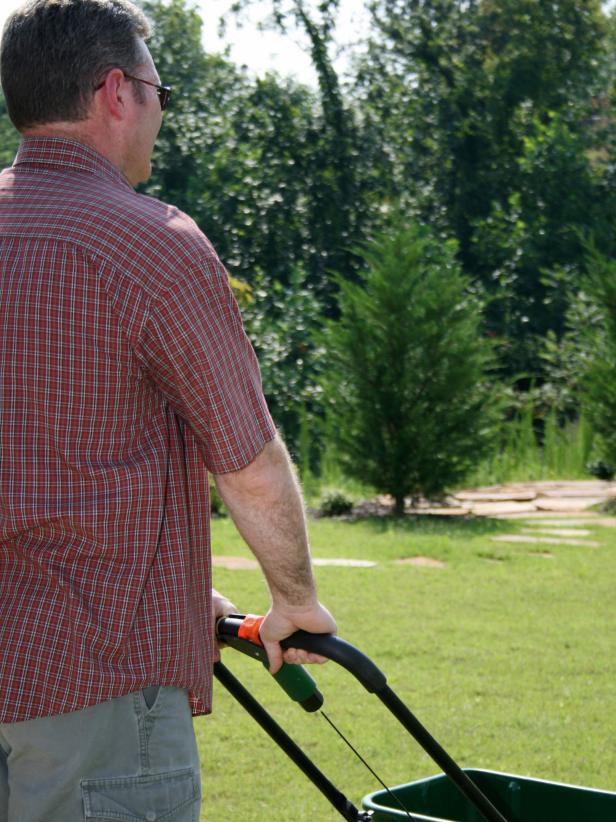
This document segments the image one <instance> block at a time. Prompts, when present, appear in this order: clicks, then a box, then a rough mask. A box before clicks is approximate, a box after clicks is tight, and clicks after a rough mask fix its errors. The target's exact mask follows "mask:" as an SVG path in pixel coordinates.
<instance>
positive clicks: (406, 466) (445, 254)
mask: <svg viewBox="0 0 616 822" xmlns="http://www.w3.org/2000/svg"><path fill="white" fill-rule="evenodd" d="M455 250H456V249H455V245H454V244H452V243H451V242H446V241H443V240H442V239H441V238H436V237H434V236H433V235H431V234H430V233H429V232H428V230H427V229H425V228H424V227H421V226H410V227H405V226H400V227H399V228H396V229H395V230H394V231H393V233H392V234H391V236H387V235H381V236H380V237H378V238H377V239H375V240H374V242H373V243H372V244H371V245H370V246H367V247H365V248H363V249H362V250H360V253H361V254H362V256H363V258H364V260H365V262H366V263H367V271H366V272H365V274H364V276H363V282H360V283H359V284H356V283H349V282H345V281H344V280H342V279H341V278H338V284H339V287H340V297H339V307H340V312H341V316H340V319H339V320H338V321H337V322H334V321H330V322H329V323H328V325H327V330H326V345H327V350H328V355H329V368H328V374H327V382H326V385H327V391H328V395H327V398H328V401H329V403H330V405H331V406H332V408H333V411H334V416H335V419H336V426H335V432H336V436H337V439H338V444H339V448H340V450H341V453H342V456H343V458H344V460H345V465H346V468H347V470H348V471H349V473H350V474H351V476H354V477H356V478H359V479H361V480H362V481H364V482H368V483H370V484H371V485H373V486H374V487H375V488H376V489H377V490H379V491H384V492H386V493H389V494H391V495H392V496H393V497H394V499H395V501H396V508H395V510H396V512H397V513H401V512H402V511H403V510H404V499H405V497H406V496H409V495H410V496H413V497H418V496H419V495H425V496H435V495H438V494H441V493H442V492H443V491H444V489H445V488H446V487H447V486H449V485H452V484H454V483H456V482H459V481H460V480H461V479H463V478H464V476H465V475H466V474H467V473H468V471H469V470H470V469H471V468H472V467H473V466H474V465H475V464H476V463H477V462H478V461H479V460H480V459H481V458H482V457H483V456H484V455H485V453H486V451H487V449H488V448H489V447H490V444H491V433H492V430H493V424H494V421H495V412H496V403H495V402H494V401H493V400H494V391H493V389H492V388H490V386H489V383H488V379H487V372H488V369H489V368H490V366H491V364H492V349H491V345H490V343H489V341H488V340H487V339H486V338H485V337H482V335H481V332H480V327H481V305H480V302H479V300H478V298H477V297H476V296H475V295H473V293H472V292H471V289H470V283H469V281H468V279H467V278H465V277H464V275H463V274H462V273H461V270H460V267H459V265H458V263H457V262H456V259H455Z"/></svg>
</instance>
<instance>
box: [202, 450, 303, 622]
mask: <svg viewBox="0 0 616 822" xmlns="http://www.w3.org/2000/svg"><path fill="white" fill-rule="evenodd" d="M215 480H216V485H217V487H218V490H219V492H220V495H221V496H222V498H223V500H224V502H225V505H226V506H227V508H228V509H229V513H230V514H231V517H232V518H233V521H234V522H235V525H236V527H237V529H238V530H239V532H240V533H241V535H242V537H243V538H244V539H245V541H246V542H247V544H248V545H249V546H250V548H251V550H252V551H253V553H254V554H255V556H256V557H257V559H258V560H259V563H260V565H261V567H262V568H263V573H264V574H265V577H266V579H267V582H268V585H269V588H270V593H271V596H272V601H273V602H274V603H275V604H280V605H283V606H286V607H292V608H294V609H295V608H299V609H301V608H304V607H305V608H310V607H311V606H312V605H313V604H314V602H315V600H316V592H315V585H314V579H313V575H312V568H311V564H310V551H309V547H308V533H307V528H306V517H305V512H304V505H303V500H302V495H301V491H300V488H299V485H298V482H297V479H296V477H295V472H294V470H293V466H292V464H291V461H290V459H289V456H288V453H287V450H286V448H285V446H284V444H283V443H282V441H281V440H280V439H279V438H276V439H275V440H273V441H272V442H270V443H268V444H267V445H266V446H265V448H264V449H263V451H262V452H261V453H260V454H259V455H258V456H257V457H256V458H255V460H254V461H253V462H252V463H250V465H248V466H247V467H246V468H243V469H242V470H240V471H235V472H232V473H229V474H219V475H217V476H216V477H215Z"/></svg>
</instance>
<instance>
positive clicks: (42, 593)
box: [0, 0, 335, 822]
mask: <svg viewBox="0 0 616 822" xmlns="http://www.w3.org/2000/svg"><path fill="white" fill-rule="evenodd" d="M148 33H149V28H148V23H147V21H146V19H145V18H144V17H143V15H142V14H141V12H140V11H139V10H138V9H137V8H136V7H134V6H133V5H132V4H131V3H130V2H128V0H32V2H30V3H28V4H26V5H25V6H24V7H22V9H21V10H19V11H18V12H16V13H15V14H14V15H13V16H12V18H10V19H9V21H8V22H7V24H6V26H5V30H4V34H3V39H2V53H1V64H0V68H1V78H2V85H3V89H4V93H5V97H6V101H7V107H8V110H9V114H10V116H11V118H12V120H13V123H14V124H15V126H16V127H17V128H18V129H19V131H20V132H21V133H22V135H23V138H24V139H23V141H22V143H21V146H20V149H19V152H18V154H17V157H16V160H15V163H14V165H13V166H12V168H10V169H7V170H5V171H4V172H2V174H1V175H0V414H1V420H0V423H1V424H0V446H1V451H0V455H1V456H0V458H1V468H0V820H2V821H3V822H4V820H9V822H73V820H75V822H76V820H81V819H84V818H86V819H89V820H98V819H109V818H118V819H120V818H122V819H132V818H134V819H148V820H155V819H159V818H161V819H162V818H165V819H167V818H168V819H173V820H174V822H180V821H181V822H183V821H184V820H193V821H194V820H197V819H198V817H199V801H200V800H199V797H200V788H199V763H198V758H197V752H196V745H195V739H194V734H193V731H192V715H197V714H202V713H206V712H208V711H209V710H210V704H211V668H212V661H213V658H214V657H215V653H216V652H215V650H213V645H214V642H213V631H212V625H213V621H214V618H215V617H216V616H219V615H221V614H224V613H228V612H229V611H230V610H231V609H232V607H233V606H232V605H231V603H229V602H228V601H227V600H226V599H225V598H224V597H221V596H220V595H217V594H216V593H215V592H212V591H211V579H210V561H209V560H210V557H209V550H210V549H209V503H208V486H207V470H206V466H207V468H208V469H209V470H210V471H211V472H212V473H213V474H214V475H215V479H216V483H217V486H218V488H219V490H220V493H221V495H222V497H223V499H224V501H225V503H226V505H227V506H228V508H229V511H230V512H231V516H232V517H233V519H234V521H235V523H236V525H237V526H238V528H239V530H240V532H241V534H242V535H243V537H244V538H245V540H246V541H247V543H248V544H249V545H250V547H251V549H252V550H253V552H254V553H255V555H256V556H257V558H258V559H259V561H260V564H261V566H262V568H263V572H264V574H265V577H266V580H267V583H268V586H269V590H270V593H271V601H272V604H271V608H270V610H269V612H268V614H267V616H266V618H265V621H264V622H263V626H262V639H263V641H264V644H265V647H266V649H267V652H268V655H269V659H270V667H271V670H272V671H274V672H275V671H276V670H277V669H278V668H279V666H280V665H281V664H282V659H283V656H284V658H285V659H286V661H288V662H310V661H321V660H320V659H319V658H318V657H313V656H311V655H309V654H306V653H305V652H303V651H299V650H289V651H286V652H285V653H284V655H283V654H282V651H281V648H280V645H279V644H278V643H279V641H280V640H281V639H282V638H284V637H285V636H288V635H289V634H290V633H292V632H293V631H295V630H297V629H299V628H303V629H305V630H308V631H315V632H330V631H334V630H335V623H334V621H333V619H332V617H331V616H330V614H329V613H328V612H327V610H326V609H325V608H323V606H321V605H320V603H319V602H318V599H317V596H316V591H315V586H314V581H313V577H312V571H311V564H310V556H309V550H308V544H307V536H306V527H305V518H304V511H303V506H302V501H301V497H300V493H299V491H298V487H297V484H296V481H295V477H294V473H293V470H292V467H291V465H290V462H289V458H288V456H287V452H286V450H285V448H284V446H283V444H282V443H281V441H280V439H279V438H278V436H277V434H276V430H275V428H274V425H273V423H272V421H271V419H270V416H269V413H268V410H267V407H266V404H265V401H264V398H263V395H262V392H261V386H260V377H259V371H258V366H257V364H256V361H255V357H254V353H253V351H252V349H251V347H250V344H249V343H248V341H247V339H246V337H245V335H244V332H243V328H242V324H241V320H240V318H239V314H238V310H237V306H236V304H235V301H234V299H233V297H232V294H231V292H230V290H229V286H228V282H227V276H226V273H225V271H224V269H223V267H222V265H221V264H220V262H219V260H218V259H217V257H216V254H215V252H214V250H213V249H212V247H211V245H210V244H209V242H208V241H207V239H206V238H205V237H204V236H203V234H201V232H200V231H199V230H198V229H197V227H196V226H195V224H194V223H193V222H192V220H190V218H188V217H187V216H186V215H184V214H182V213H180V212H179V211H178V210H177V209H175V208H172V207H169V206H166V205H164V204H163V203H161V202H159V201H157V200H153V199H151V198H147V197H143V196H141V195H137V194H136V193H135V192H134V190H133V188H132V187H133V186H135V185H136V184H137V183H139V182H141V181H143V180H146V179H147V178H148V176H149V174H150V156H151V153H152V148H153V145H154V141H155V139H156V135H157V134H158V131H159V128H160V125H161V122H162V109H163V108H164V106H165V105H166V103H167V102H168V97H169V90H168V89H166V88H165V87H162V86H161V85H160V82H161V81H160V78H159V76H158V73H157V71H156V67H155V66H154V63H153V61H152V58H151V56H150V54H149V52H148V49H147V47H146V45H145V38H146V37H147V36H148Z"/></svg>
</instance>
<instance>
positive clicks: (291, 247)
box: [144, 0, 367, 311]
mask: <svg viewBox="0 0 616 822" xmlns="http://www.w3.org/2000/svg"><path fill="white" fill-rule="evenodd" d="M144 7H145V9H146V11H147V12H148V13H149V15H150V16H151V17H152V18H153V19H154V21H155V24H156V29H155V31H156V34H155V37H154V38H153V39H152V41H151V44H150V48H151V51H152V55H153V57H154V60H155V61H156V63H157V65H158V67H159V72H160V74H161V77H163V78H164V77H170V78H172V79H173V83H174V84H175V85H177V87H178V92H179V93H178V94H177V95H175V96H174V102H173V105H172V106H171V107H170V109H169V112H168V114H166V115H165V121H164V124H163V128H162V130H161V133H160V136H159V139H158V142H157V148H156V153H155V157H154V175H153V177H152V179H151V180H150V181H149V182H148V184H147V185H146V186H145V187H144V190H145V191H146V192H148V193H151V194H154V195H155V196H158V197H161V198H162V199H165V200H167V201H169V202H171V203H173V204H175V205H177V206H178V207H179V208H182V209H183V210H185V211H188V212H189V213H190V214H191V215H192V216H193V217H194V218H195V220H196V221H197V223H198V224H199V226H200V227H201V228H202V229H203V231H204V232H205V233H206V234H207V235H208V237H210V239H211V240H212V242H213V243H214V245H215V247H216V249H217V250H218V252H219V254H220V256H221V258H222V259H223V260H224V262H225V264H227V265H228V266H229V268H230V269H231V270H232V272H233V273H234V274H235V275H236V276H238V277H240V278H241V279H243V280H246V281H247V282H249V283H250V282H252V278H253V277H254V276H257V275H264V276H267V277H269V278H272V279H275V280H278V281H280V282H281V283H283V284H285V285H287V284H288V282H289V279H288V278H289V273H290V272H291V271H292V270H294V269H295V268H297V267H298V266H301V267H302V268H304V270H305V271H306V274H307V277H308V281H309V283H310V285H311V287H312V288H313V289H314V290H315V293H316V294H317V295H319V296H320V297H321V298H325V299H326V300H327V305H328V308H329V310H330V311H331V310H333V309H334V305H333V293H332V288H331V283H330V278H329V274H328V272H329V270H330V269H332V268H335V269H338V270H342V271H347V272H351V273H352V272H353V271H354V270H355V268H357V258H356V256H355V255H354V254H353V253H352V252H350V251H349V249H350V247H351V246H352V245H353V244H354V243H355V242H357V240H358V239H359V238H360V236H361V231H362V221H363V220H365V219H366V214H367V211H366V209H365V208H364V202H363V201H362V198H361V196H360V194H359V190H358V187H357V183H356V181H355V178H356V176H357V174H356V168H357V161H356V155H357V153H358V151H359V150H360V148H361V145H362V142H361V139H360V138H359V137H358V136H357V135H356V133H355V130H354V125H353V118H352V115H351V112H350V110H349V109H348V107H347V106H345V104H344V102H343V99H342V95H341V92H340V89H339V88H338V85H337V78H336V75H335V73H334V72H333V70H332V69H331V64H330V62H329V60H328V56H327V48H326V45H327V44H326V41H325V39H324V38H326V37H327V31H326V30H325V31H323V30H322V29H321V28H319V27H318V26H314V27H312V28H311V26H312V23H311V18H309V17H306V25H307V26H308V27H309V29H310V31H311V37H312V40H313V42H314V55H315V60H316V59H317V57H318V59H319V61H320V63H319V65H320V66H321V69H320V71H321V74H322V76H323V84H322V93H321V94H320V95H317V94H316V93H315V92H313V91H312V90H310V89H308V88H306V87H304V86H301V85H299V84H297V83H295V82H293V81H291V80H289V79H284V78H280V77H277V76H275V75H268V76H266V77H265V78H259V79H256V80H253V79H252V78H250V77H249V75H248V74H247V73H246V72H244V71H242V70H240V69H239V68H237V67H236V66H234V65H233V64H231V63H230V62H229V61H227V60H225V59H224V58H222V57H219V56H212V55H208V54H206V53H205V52H204V50H203V46H202V44H201V20H200V18H199V16H198V13H197V11H196V10H195V9H193V8H191V7H189V6H187V5H186V3H185V2H184V0H170V2H169V3H166V4H163V3H162V2H160V0H147V1H146V2H145V3H144ZM326 79H327V82H326Z"/></svg>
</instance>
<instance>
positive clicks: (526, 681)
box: [195, 519, 616, 822]
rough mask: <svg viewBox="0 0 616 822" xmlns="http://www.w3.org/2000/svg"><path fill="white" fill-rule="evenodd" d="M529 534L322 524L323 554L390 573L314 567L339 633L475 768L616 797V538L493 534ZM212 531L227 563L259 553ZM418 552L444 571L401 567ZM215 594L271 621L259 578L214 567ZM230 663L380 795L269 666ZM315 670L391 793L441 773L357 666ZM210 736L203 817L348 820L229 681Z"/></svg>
mask: <svg viewBox="0 0 616 822" xmlns="http://www.w3.org/2000/svg"><path fill="white" fill-rule="evenodd" d="M520 527H525V528H526V527H529V524H528V523H524V524H522V523H520V522H516V523H511V522H502V521H496V520H476V521H458V520H451V519H448V520H444V519H443V520H434V521H425V520H421V521H417V520H411V519H409V520H408V521H407V522H404V523H400V522H398V523H396V522H395V521H385V520H384V521H374V520H370V521H363V522H357V523H352V524H350V523H344V522H339V521H326V520H320V521H314V522H312V523H311V538H312V545H313V555H314V556H315V557H322V558H332V557H347V558H356V559H370V560H374V561H376V562H377V563H378V565H377V566H376V567H374V568H341V567H318V568H316V576H317V582H318V586H319V594H320V597H321V599H322V600H323V602H324V603H325V604H327V605H328V606H329V607H330V609H331V610H332V612H333V613H334V615H335V616H336V619H337V621H338V627H339V634H340V636H341V637H343V638H344V639H347V640H348V641H350V642H352V643H353V644H354V645H356V646H357V647H358V648H360V650H362V651H364V652H365V653H366V654H368V656H370V657H371V658H372V659H373V660H374V661H375V662H376V663H377V665H378V666H379V667H380V668H381V669H382V670H383V671H384V673H385V674H386V675H387V678H388V681H389V684H390V685H391V686H392V687H393V688H394V690H395V691H396V692H397V693H398V695H399V696H400V697H401V698H402V699H403V700H404V701H405V702H406V703H407V704H408V706H409V707H410V708H411V710H412V711H414V712H415V714H416V715H417V716H418V718H419V719H420V720H421V721H422V722H423V723H424V724H425V725H426V727H427V728H428V730H430V731H431V732H432V734H433V735H434V736H435V737H436V738H437V739H438V741H439V742H440V743H441V744H442V745H443V746H444V748H445V749H446V750H447V751H448V752H449V753H450V754H451V755H452V756H453V757H454V759H456V760H457V761H458V763H459V764H460V765H461V766H463V767H481V768H490V769H493V770H498V771H505V772H509V773H519V774H525V775H530V776H535V777H540V778H544V779H548V780H553V781H563V782H573V783H577V784H580V785H586V786H593V787H598V788H604V789H607V790H613V791H616V742H615V740H616V687H615V685H614V683H615V682H616V652H615V651H616V647H615V646H616V607H615V599H616V597H615V594H616V562H615V559H616V529H611V528H601V527H596V528H594V529H593V535H592V539H594V540H596V541H599V542H600V543H601V547H599V548H590V547H581V546H569V545H560V546H556V545H554V546H548V545H537V546H532V545H523V544H511V545H508V544H505V543H497V542H493V541H491V539H490V538H491V536H494V535H495V534H497V533H512V532H515V531H517V530H519V529H520ZM213 536H214V553H215V554H219V555H220V554H228V555H234V556H240V555H241V556H251V555H250V552H249V551H248V549H247V548H246V547H245V546H244V545H243V543H242V541H241V539H240V538H239V536H237V535H236V533H235V531H234V529H233V526H232V524H231V523H230V522H229V521H227V520H216V521H215V522H214V523H213ZM546 552H549V553H550V554H551V556H549V557H548V556H543V555H542V554H544V553H546ZM417 555H423V556H430V557H433V558H435V559H439V560H442V561H443V562H444V563H445V567H444V568H421V567H415V566H411V565H402V566H401V565H396V564H394V560H396V559H400V558H404V557H411V556H417ZM214 582H215V585H216V587H217V588H219V589H220V590H221V591H223V592H224V593H225V594H226V595H227V596H229V597H230V598H231V599H232V600H233V601H234V602H235V604H236V605H237V607H238V608H239V609H240V610H243V611H249V612H253V613H261V612H263V611H264V610H265V608H266V606H267V593H266V589H265V586H264V584H263V582H262V578H261V575H260V573H259V572H258V571H245V570H244V571H227V570H224V569H216V570H215V581H214ZM223 661H224V662H225V664H226V665H227V666H228V667H229V668H230V669H231V670H232V671H233V672H234V673H235V674H236V675H237V676H238V677H239V678H240V679H241V681H242V682H243V683H244V684H245V685H246V686H247V687H249V689H250V690H251V691H252V692H253V694H254V695H255V696H256V697H257V698H258V699H259V700H260V701H261V702H262V703H263V704H264V705H265V706H266V707H267V709H268V710H270V712H271V713H272V714H273V715H274V716H275V718H276V719H278V721H279V722H280V723H281V724H282V725H283V726H284V727H285V729H286V730H287V732H288V733H290V735H291V736H293V737H294V738H295V739H296V741H298V742H299V743H300V745H301V746H302V747H303V748H304V750H305V751H306V752H307V753H308V754H309V756H311V757H312V758H313V759H314V761H315V762H316V763H317V764H318V765H319V767H320V768H321V769H322V770H323V771H324V772H325V773H326V774H327V775H328V776H329V777H330V778H331V779H332V781H333V782H334V783H335V784H336V785H337V786H338V787H339V788H340V789H341V790H342V791H344V793H345V794H346V795H347V796H348V797H349V798H350V799H351V800H352V801H353V802H354V803H355V804H358V805H359V803H360V801H361V798H362V797H363V796H364V795H365V794H366V793H369V792H370V791H373V790H378V789H379V785H378V783H376V782H375V780H374V778H373V777H372V776H371V775H370V773H369V772H368V771H366V770H365V769H364V767H363V766H362V765H361V764H360V763H359V762H358V761H357V760H356V759H355V758H354V757H353V755H352V753H351V752H350V751H349V750H348V749H347V748H346V747H345V746H344V744H343V743H342V742H341V741H340V740H339V739H338V737H337V736H336V735H335V734H334V732H333V731H332V730H331V729H330V728H329V726H328V725H327V723H326V721H325V720H324V719H323V717H322V716H320V714H318V713H317V714H306V713H304V711H302V710H301V708H299V707H298V706H297V705H296V704H295V703H292V702H291V701H290V700H289V699H288V697H286V696H285V694H284V693H283V692H282V691H280V689H279V688H278V686H277V685H276V683H275V682H274V681H273V680H272V679H271V677H270V676H269V675H268V674H267V672H266V671H265V669H264V668H263V667H262V666H261V665H260V664H259V663H257V662H254V661H252V660H250V659H248V658H246V657H244V656H242V655H241V654H238V653H237V652H235V651H232V650H228V651H225V653H224V655H223ZM311 672H312V673H313V674H314V676H315V678H316V679H317V682H318V685H319V687H320V690H321V691H322V692H323V694H324V696H325V705H324V709H325V711H326V712H327V714H328V715H329V716H330V717H331V718H332V719H333V720H334V722H335V723H336V724H337V725H338V726H339V727H340V728H341V730H342V731H343V732H344V733H345V734H346V735H348V736H349V737H350V739H351V741H352V742H353V744H354V745H355V747H357V748H358V749H359V751H360V752H361V753H362V754H363V755H364V756H365V757H366V758H367V759H368V761H369V762H370V764H371V765H372V767H373V768H374V769H375V770H376V771H377V772H378V773H379V774H380V776H381V777H382V778H383V779H384V780H385V781H386V782H387V784H389V785H395V784H400V783H404V782H409V781H411V780H412V779H416V778H422V777H426V776H428V775H431V774H433V773H436V772H437V771H438V768H437V767H436V766H435V765H434V764H433V763H432V761H431V760H430V759H429V758H428V757H427V756H426V755H425V754H424V753H423V752H422V750H421V749H420V748H419V746H418V745H417V743H415V741H414V740H413V739H412V738H411V737H410V736H409V735H408V734H407V733H406V731H405V730H404V729H403V728H402V726H401V725H399V724H398V723H397V721H396V720H395V719H394V718H393V717H391V715H389V714H388V713H387V711H386V710H385V709H384V707H383V706H382V705H381V703H380V702H379V701H378V699H376V698H375V697H374V696H371V695H370V694H368V693H367V692H366V691H364V690H363V688H362V687H361V686H360V685H359V684H358V683H357V682H356V681H355V680H354V679H353V678H352V677H351V676H350V675H349V674H348V673H346V671H344V670H343V669H342V668H340V667H339V666H337V665H335V664H334V663H328V664H327V665H325V666H318V667H315V666H313V667H312V668H311ZM195 727H196V730H197V735H198V740H199V746H200V750H201V753H202V760H203V791H204V802H203V813H202V819H207V820H208V822H223V821H226V820H230V819H233V820H236V822H265V820H267V822H302V821H303V820H306V822H307V821H308V820H315V819H318V820H335V819H339V818H341V817H340V816H339V815H338V814H337V813H336V812H335V811H334V810H333V808H331V806H330V805H329V804H328V803H327V802H326V801H325V800H324V799H322V798H321V795H320V794H319V793H318V792H317V790H316V789H315V788H314V787H313V786H312V785H311V784H310V783H309V782H308V781H307V779H306V778H305V777H304V776H303V775H302V774H301V773H300V772H299V771H298V770H297V769H296V768H295V766H294V765H293V764H292V763H291V762H290V761H289V760H288V759H287V758H286V757H285V756H284V754H282V752H280V751H279V749H278V748H277V747H276V746H275V745H274V743H273V742H271V741H270V739H269V737H267V736H266V735H265V733H264V732H263V731H262V730H261V729H260V728H259V727H258V726H257V725H256V723H255V722H254V720H252V719H251V718H250V717H249V716H248V715H247V714H246V713H245V712H244V711H243V710H242V709H241V708H240V706H239V705H237V703H235V702H234V700H233V699H232V698H231V697H229V696H228V695H227V693H226V692H225V691H224V690H223V689H222V688H221V687H219V686H218V684H216V688H215V704H214V713H213V714H212V716H210V717H206V718H198V719H197V720H196V721H195ZM580 822H582V820H581V821H580Z"/></svg>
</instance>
